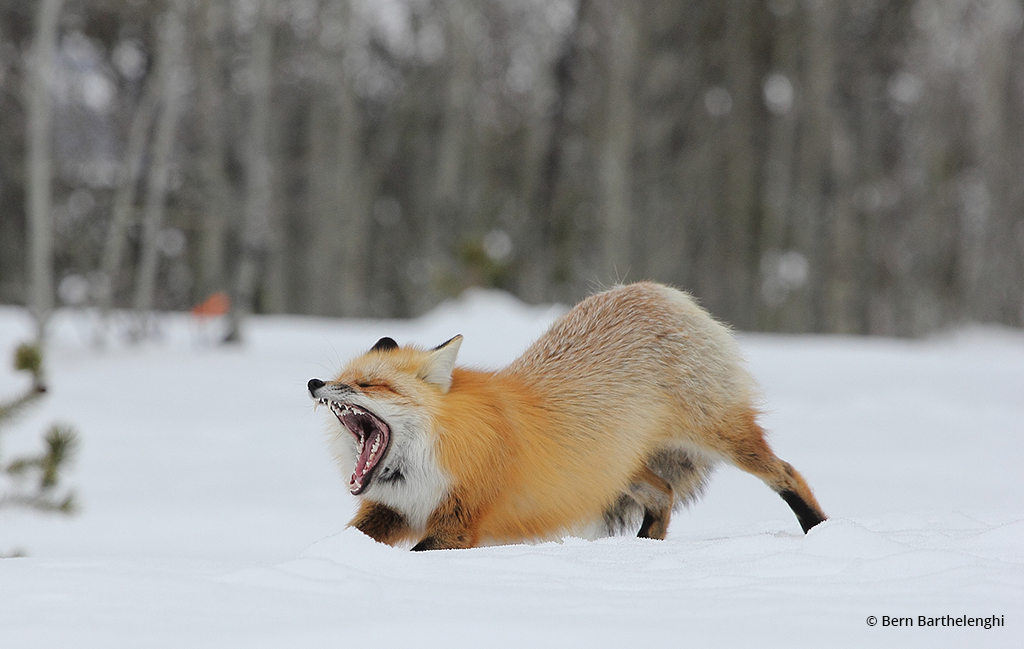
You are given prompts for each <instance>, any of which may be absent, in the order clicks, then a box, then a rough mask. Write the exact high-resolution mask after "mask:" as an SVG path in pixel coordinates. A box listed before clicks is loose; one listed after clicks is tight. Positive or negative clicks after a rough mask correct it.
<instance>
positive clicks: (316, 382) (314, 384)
mask: <svg viewBox="0 0 1024 649" xmlns="http://www.w3.org/2000/svg"><path fill="white" fill-rule="evenodd" d="M325 385H327V384H326V383H324V382H323V381H321V380H320V379H310V380H309V383H307V384H306V387H307V388H309V396H311V397H313V398H314V399H315V398H316V391H317V390H319V389H320V388H322V387H324V386H325Z"/></svg>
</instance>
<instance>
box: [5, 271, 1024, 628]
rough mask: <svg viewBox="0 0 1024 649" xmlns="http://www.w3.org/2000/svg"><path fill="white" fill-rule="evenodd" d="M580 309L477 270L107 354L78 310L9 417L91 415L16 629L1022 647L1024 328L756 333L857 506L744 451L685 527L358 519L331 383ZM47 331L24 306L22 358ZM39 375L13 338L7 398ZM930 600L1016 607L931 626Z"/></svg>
mask: <svg viewBox="0 0 1024 649" xmlns="http://www.w3.org/2000/svg"><path fill="white" fill-rule="evenodd" d="M559 312H560V310H559V309H557V308H534V307H527V306H524V305H522V304H520V303H518V302H516V301H515V300H514V299H512V298H510V297H509V296H507V295H504V294H501V293H494V292H483V291H476V292H471V293H469V294H467V295H466V296H464V297H463V298H462V299H461V300H458V301H454V302H452V303H449V304H446V305H444V306H442V307H441V308H439V309H438V310H436V311H435V312H433V313H431V314H429V315H428V316H426V317H424V318H421V319H418V320H414V321H401V322H400V321H336V320H326V319H313V318H298V317H262V318H256V319H254V320H253V322H252V323H251V327H250V329H249V334H250V335H249V340H248V343H247V344H246V345H245V346H244V347H242V348H240V349H223V348H220V347H217V346H214V345H212V344H210V342H209V341H211V340H213V339H214V337H215V335H214V334H215V333H216V332H215V331H214V327H215V325H213V324H210V323H207V324H205V325H199V324H197V323H196V322H194V321H192V320H190V319H189V318H188V317H185V316H168V317H165V318H163V319H162V320H161V321H160V329H161V331H162V333H163V339H162V340H161V341H160V342H158V343H150V344H147V345H143V346H140V347H129V346H126V345H123V344H115V345H112V346H110V347H109V348H108V349H106V350H105V351H96V350H94V349H92V348H91V347H90V345H89V340H90V338H91V325H90V322H89V320H88V315H84V314H74V313H62V314H61V315H60V316H59V319H58V321H57V323H56V327H55V341H54V345H53V350H52V352H51V357H50V359H49V363H48V365H49V373H50V378H51V392H50V395H49V396H48V397H47V398H46V400H45V401H44V404H43V405H41V406H39V407H38V408H37V409H36V410H33V411H32V412H31V413H29V414H27V415H26V416H25V417H24V418H22V419H20V420H19V421H18V422H17V424H16V425H14V426H11V427H9V428H8V429H7V431H6V432H5V433H4V436H3V439H2V440H0V441H2V443H3V450H4V453H5V456H7V455H9V454H11V453H13V452H15V451H16V450H18V449H31V448H34V446H35V445H36V444H37V443H38V437H39V434H40V433H41V431H42V430H43V428H44V426H45V425H46V424H48V423H50V422H51V421H54V420H66V421H69V422H72V423H73V424H74V425H75V426H76V427H77V428H78V429H79V431H80V434H81V438H82V446H81V452H80V455H79V457H78V459H77V461H76V463H75V465H74V466H73V467H72V470H71V472H70V474H69V478H70V482H71V483H72V484H73V485H74V486H75V488H76V490H77V493H78V497H79V500H80V502H81V503H82V511H81V513H80V514H79V515H77V516H75V517H72V518H70V519H65V518H59V517H52V516H42V515H38V514H33V513H30V512H20V511H11V510H6V511H3V512H0V553H10V552H12V551H14V550H17V549H23V550H24V551H25V552H26V553H27V554H28V555H29V556H28V558H20V559H4V560H0V598H2V601H3V602H4V606H2V607H0V638H2V639H3V640H2V645H3V646H5V647H6V646H11V647H26V648H33V647H39V648H43V647H56V646H61V647H104V648H110V647H133V648H134V647H167V646H189V647H236V646H237V647H247V648H250V647H323V646H327V645H335V646H360V645H366V644H368V643H373V645H372V646H410V645H413V644H415V645H416V646H418V647H434V646H437V647H450V646H461V647H520V646H524V645H530V646H539V647H554V646H560V647H565V646H582V645H584V644H586V645H589V646H598V647H617V646H632V645H635V644H638V643H645V642H649V643H652V644H658V645H663V646H683V645H694V646H704V645H709V644H712V643H714V644H717V645H721V646H736V645H740V644H741V643H742V644H744V645H756V646H778V645H782V644H786V645H793V646H800V645H809V644H812V643H813V644H815V645H828V646H836V647H844V646H850V647H855V646H856V647H860V646H865V645H867V644H869V643H870V644H871V645H872V646H900V647H905V646H920V647H926V646H927V647H934V646H963V645H967V644H968V643H969V644H970V645H971V646H981V647H1010V646H1019V644H1020V641H1021V638H1024V627H1022V625H1024V619H1022V618H1021V616H1020V611H1022V610H1024V555H1022V553H1021V551H1020V549H1021V548H1022V547H1024V508H1022V505H1021V503H1022V502H1024V499H1022V496H1024V475H1022V472H1021V470H1020V466H1021V460H1022V459H1024V435H1022V433H1024V399H1022V396H1024V335H1022V334H1021V333H1020V332H1017V331H1011V330H1003V329H993V328H977V329H968V330H965V331H961V332H957V333H955V334H948V335H945V336H940V337H936V338H933V339H930V340H925V341H895V340H879V339H859V338H838V337H811V336H768V335H754V334H744V335H741V337H740V342H741V345H742V346H743V348H744V350H745V352H746V354H747V357H748V360H749V364H750V366H751V369H752V371H753V373H754V374H755V376H757V377H758V379H759V380H760V381H761V383H762V386H763V388H764V391H765V396H766V405H767V408H768V413H767V415H766V417H765V424H766V427H767V428H769V429H770V430H772V431H773V437H772V444H773V446H774V447H775V449H776V450H777V451H778V453H779V455H780V456H782V457H784V458H785V459H786V460H788V461H790V462H791V463H793V464H794V465H795V466H796V467H798V468H799V469H800V471H801V472H802V473H803V474H804V475H805V476H806V477H807V479H808V481H809V482H810V484H811V485H812V487H814V489H815V491H816V493H817V495H818V498H819V500H820V501H821V503H822V505H823V507H825V510H826V512H828V513H829V514H830V515H831V516H832V519H831V520H829V521H828V522H826V523H824V524H822V525H820V526H818V527H816V528H814V529H813V530H812V531H811V533H810V534H809V535H807V536H804V535H803V534H801V533H800V528H799V526H798V525H797V523H796V520H795V518H794V517H793V516H792V514H791V513H790V512H789V510H788V508H787V507H786V505H785V503H783V502H782V501H781V500H780V499H779V498H778V497H777V496H775V495H774V494H773V493H771V492H770V491H768V490H767V489H766V488H765V487H764V486H763V485H762V484H761V483H759V482H758V481H757V480H756V479H754V478H752V477H750V476H748V475H746V474H744V473H741V472H739V471H736V470H732V469H728V468H726V469H722V470H721V471H720V472H719V473H718V475H716V476H715V478H714V479H713V480H712V483H711V486H710V488H709V490H708V494H707V496H706V497H705V498H704V499H703V500H702V501H701V502H699V503H697V504H696V505H695V506H694V507H693V508H691V509H690V510H688V511H686V512H683V513H681V514H677V515H676V516H675V517H674V519H673V523H672V526H671V529H670V532H669V539H668V540H666V541H663V542H658V541H650V540H645V539H635V538H615V539H606V540H602V541H597V542H586V541H582V540H579V539H566V540H565V541H564V542H563V543H559V544H555V543H547V544H540V545H518V546H504V547H493V548H479V549H474V550H467V551H445V552H436V553H415V554H414V553H409V552H405V551H399V550H394V549H391V548H388V547H386V546H381V545H378V544H376V543H374V542H373V541H371V540H369V539H368V538H366V537H364V536H362V535H361V534H359V533H358V532H355V531H353V530H347V529H345V523H346V522H347V521H348V518H349V517H350V516H351V513H352V511H353V502H352V501H353V499H352V498H351V497H350V496H349V495H348V494H347V491H346V489H345V485H344V482H345V481H344V480H343V478H342V477H341V476H339V475H338V474H337V473H336V471H335V469H334V467H333V466H332V465H331V460H330V458H329V457H328V455H327V452H326V445H325V443H324V440H323V434H322V429H323V422H322V421H321V419H320V416H319V415H317V414H314V412H313V410H312V407H311V405H310V403H309V401H308V399H307V398H306V395H305V383H306V381H308V379H309V378H311V377H314V376H317V377H328V376H330V375H331V373H332V372H334V371H335V370H337V368H338V367H339V366H340V365H341V364H342V363H343V362H344V361H345V360H346V359H347V358H348V357H350V356H352V355H354V354H357V353H359V352H360V351H362V350H364V349H366V348H367V347H369V346H370V345H372V344H373V342H375V341H376V340H377V338H379V337H381V336H384V335H389V336H392V337H394V338H395V339H397V340H398V341H399V342H401V343H407V342H413V343H417V344H420V345H423V346H428V345H431V346H432V345H435V344H437V343H439V342H441V341H443V340H446V339H448V338H450V337H451V336H452V335H454V334H456V333H461V334H463V335H465V337H466V338H465V343H464V345H463V346H462V350H461V352H460V359H461V361H462V362H463V363H465V364H469V365H474V366H477V367H499V366H501V365H503V364H504V363H507V362H508V361H509V360H511V359H512V358H514V357H515V356H516V355H517V354H518V353H519V352H520V351H522V349H524V348H525V347H526V345H528V344H529V342H530V341H531V340H532V339H533V338H535V337H536V336H537V335H539V334H540V332H542V331H543V330H544V328H545V327H546V325H547V324H548V323H549V322H550V321H551V319H553V318H554V317H555V316H556V315H557V314H558V313H559ZM30 331H31V326H30V322H29V320H28V318H27V316H26V315H25V314H24V312H23V311H21V310H18V309H13V308H0V354H2V355H4V356H6V355H7V354H9V350H11V349H12V348H13V346H14V344H15V343H16V342H18V341H20V340H23V339H25V338H27V337H28V335H29V332H30ZM5 350H6V351H5ZM25 381H26V379H25V378H24V377H20V376H18V375H16V374H14V373H13V372H12V371H10V370H9V369H8V366H7V364H6V361H3V369H2V371H0V395H3V396H6V395H10V394H13V393H14V392H16V391H17V390H19V389H21V388H22V387H23V385H24V382H25ZM320 414H321V415H322V413H320ZM869 616H874V617H875V619H876V625H875V626H869V624H868V617H869ZM920 616H925V617H931V618H935V617H941V616H950V618H956V617H958V616H968V617H986V616H988V617H991V616H997V619H1001V620H1002V626H994V627H992V628H990V629H984V628H978V627H956V626H946V627H942V626H938V627H927V628H921V627H920V626H918V625H917V624H916V623H917V622H918V621H919V620H920ZM998 616H1002V617H1001V618H999V617H998ZM908 618H909V620H910V622H912V623H914V626H912V627H908V626H906V621H907V619H908ZM896 620H901V621H902V622H903V624H902V625H901V626H893V624H892V623H893V622H894V621H896ZM794 643H795V645H794Z"/></svg>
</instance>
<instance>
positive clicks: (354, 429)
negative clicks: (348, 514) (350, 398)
mask: <svg viewBox="0 0 1024 649" xmlns="http://www.w3.org/2000/svg"><path fill="white" fill-rule="evenodd" d="M320 403H322V404H324V405H326V406H328V407H329V408H330V409H331V412H333V413H334V416H335V417H337V418H338V421H340V422H341V425H342V426H344V427H345V428H346V429H348V432H350V433H352V436H353V437H355V438H356V466H355V469H353V470H352V477H351V478H349V481H348V490H349V491H350V492H351V493H352V495H354V496H358V495H359V494H361V493H363V491H364V490H365V489H366V487H367V485H369V483H370V479H371V478H372V477H373V470H374V469H375V468H376V467H377V465H378V464H380V461H381V459H382V458H383V457H384V454H385V453H386V452H387V450H388V443H389V442H390V441H391V430H390V429H389V428H388V425H387V424H385V423H384V421H383V420H382V419H381V418H380V417H378V416H377V415H375V414H373V413H372V412H369V411H367V410H363V409H362V408H360V407H359V406H354V405H352V404H350V403H339V402H337V401H329V400H327V399H320Z"/></svg>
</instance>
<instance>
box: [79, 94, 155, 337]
mask: <svg viewBox="0 0 1024 649" xmlns="http://www.w3.org/2000/svg"><path fill="white" fill-rule="evenodd" d="M160 81H161V80H160V78H159V76H158V75H156V74H153V75H151V76H150V77H149V78H148V79H147V80H146V85H145V88H144V89H143V91H142V97H141V98H140V100H139V105H138V106H137V107H136V109H135V115H134V116H133V117H132V124H131V127H130V129H129V132H128V144H127V149H126V151H125V159H124V163H123V166H122V167H121V173H120V179H119V182H118V186H117V190H116V191H115V192H114V206H113V211H112V214H111V217H110V227H109V228H108V230H107V239H106V243H105V245H104V247H103V256H102V258H101V261H100V282H99V286H98V287H97V288H98V293H99V295H98V299H97V306H99V308H100V316H101V318H100V319H101V322H100V326H99V329H98V330H97V331H96V340H95V342H96V344H98V345H102V344H103V343H104V342H105V339H106V335H107V320H108V316H109V314H110V309H111V308H112V307H113V304H114V296H115V294H116V292H117V286H118V280H119V275H120V270H121V262H122V259H123V257H124V247H125V236H126V234H127V230H128V225H129V222H130V221H131V220H132V216H133V214H134V212H135V194H136V189H137V187H138V179H139V173H140V172H141V171H142V164H143V157H144V156H145V154H146V142H147V141H148V139H149V131H150V128H151V127H152V125H153V118H154V117H155V115H156V111H157V107H158V105H159V98H160Z"/></svg>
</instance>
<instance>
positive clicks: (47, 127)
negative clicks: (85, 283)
mask: <svg viewBox="0 0 1024 649" xmlns="http://www.w3.org/2000/svg"><path fill="white" fill-rule="evenodd" d="M62 5H63V0H42V2H41V3H40V5H39V13H38V16H37V18H36V30H35V35H34V37H33V44H32V56H31V59H30V60H31V65H32V73H31V74H30V75H29V82H28V112H29V115H28V120H29V133H28V149H29V161H28V176H29V178H28V185H29V201H28V240H29V272H28V276H29V299H28V304H29V310H30V311H31V312H32V316H33V317H34V318H35V322H36V338H37V339H38V340H39V341H42V340H43V339H44V338H45V334H46V324H47V322H48V321H49V319H50V314H51V313H52V312H53V215H52V213H51V203H52V200H53V197H52V194H51V192H52V188H51V182H52V177H53V168H52V165H53V144H52V130H53V129H52V126H53V100H52V93H51V84H52V81H53V75H54V59H55V57H56V53H57V28H58V24H59V23H58V21H59V18H60V10H61V6H62Z"/></svg>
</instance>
